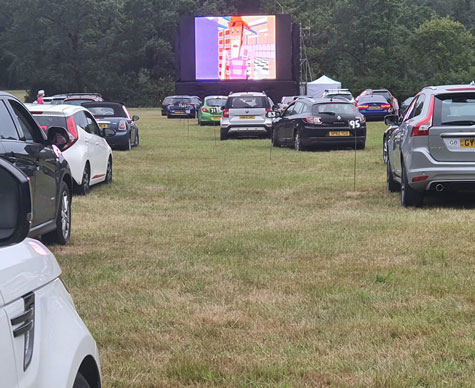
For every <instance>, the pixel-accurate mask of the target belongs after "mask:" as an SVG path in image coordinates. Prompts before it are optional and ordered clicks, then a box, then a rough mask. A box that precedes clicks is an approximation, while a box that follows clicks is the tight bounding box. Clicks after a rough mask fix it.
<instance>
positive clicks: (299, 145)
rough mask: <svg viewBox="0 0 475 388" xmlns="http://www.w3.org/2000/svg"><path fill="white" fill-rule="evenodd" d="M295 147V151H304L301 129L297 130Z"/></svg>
mask: <svg viewBox="0 0 475 388" xmlns="http://www.w3.org/2000/svg"><path fill="white" fill-rule="evenodd" d="M294 149H295V151H303V147H302V138H301V137H300V131H298V130H297V131H295V134H294Z"/></svg>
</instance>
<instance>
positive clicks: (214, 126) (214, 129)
mask: <svg viewBox="0 0 475 388" xmlns="http://www.w3.org/2000/svg"><path fill="white" fill-rule="evenodd" d="M213 132H214V146H215V147H216V146H217V143H216V123H213Z"/></svg>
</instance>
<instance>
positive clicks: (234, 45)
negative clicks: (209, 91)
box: [195, 16, 277, 81]
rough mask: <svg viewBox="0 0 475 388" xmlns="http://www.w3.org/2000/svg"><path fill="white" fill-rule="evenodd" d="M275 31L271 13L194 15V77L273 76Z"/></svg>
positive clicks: (219, 78)
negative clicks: (220, 15) (264, 14)
mask: <svg viewBox="0 0 475 388" xmlns="http://www.w3.org/2000/svg"><path fill="white" fill-rule="evenodd" d="M275 31H276V28H275V16H223V17H197V18H195V70H196V74H195V76H196V79H197V80H223V81H224V80H263V79H269V80H274V79H276V73H277V71H276V33H275Z"/></svg>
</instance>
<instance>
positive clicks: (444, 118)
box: [434, 92, 475, 126]
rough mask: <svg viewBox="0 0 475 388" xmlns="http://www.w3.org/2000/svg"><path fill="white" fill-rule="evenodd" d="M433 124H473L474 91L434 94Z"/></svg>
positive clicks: (474, 108)
mask: <svg viewBox="0 0 475 388" xmlns="http://www.w3.org/2000/svg"><path fill="white" fill-rule="evenodd" d="M434 125H467V126H472V125H475V92H473V93H448V94H439V95H437V96H435V103H434Z"/></svg>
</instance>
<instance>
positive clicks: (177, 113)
mask: <svg viewBox="0 0 475 388" xmlns="http://www.w3.org/2000/svg"><path fill="white" fill-rule="evenodd" d="M197 105H198V102H197V101H196V100H193V99H192V98H191V97H190V96H185V97H174V98H172V99H171V100H170V102H169V104H168V106H167V117H168V118H171V117H196V113H197V112H198V107H197Z"/></svg>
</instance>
